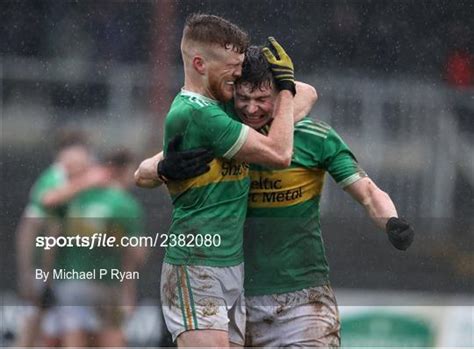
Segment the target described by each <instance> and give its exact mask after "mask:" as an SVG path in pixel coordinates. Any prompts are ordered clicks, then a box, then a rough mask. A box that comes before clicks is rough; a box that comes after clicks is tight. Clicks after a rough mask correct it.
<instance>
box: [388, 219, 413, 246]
mask: <svg viewBox="0 0 474 349" xmlns="http://www.w3.org/2000/svg"><path fill="white" fill-rule="evenodd" d="M385 227H386V230H387V234H388V239H389V240H390V242H391V243H392V245H393V246H395V248H396V249H399V250H402V251H405V250H406V249H407V248H408V247H410V245H411V244H412V242H413V239H414V237H415V232H414V230H413V228H412V227H411V226H410V224H408V223H407V222H406V221H404V220H403V219H401V218H397V217H392V218H390V219H389V220H388V222H387V225H386V226H385Z"/></svg>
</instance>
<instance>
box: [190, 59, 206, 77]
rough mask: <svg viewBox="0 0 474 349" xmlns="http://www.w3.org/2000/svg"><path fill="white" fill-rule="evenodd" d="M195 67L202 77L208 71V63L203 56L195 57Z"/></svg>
mask: <svg viewBox="0 0 474 349" xmlns="http://www.w3.org/2000/svg"><path fill="white" fill-rule="evenodd" d="M193 67H194V69H195V70H196V71H197V72H198V73H199V74H201V75H204V73H205V71H206V63H205V61H204V58H203V57H202V56H194V57H193Z"/></svg>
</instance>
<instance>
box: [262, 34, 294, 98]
mask: <svg viewBox="0 0 474 349" xmlns="http://www.w3.org/2000/svg"><path fill="white" fill-rule="evenodd" d="M262 53H263V55H264V56H265V58H266V59H267V61H268V63H269V64H270V68H271V69H272V73H273V77H274V78H275V83H276V85H277V88H278V89H279V90H280V91H281V90H289V91H291V93H293V96H294V95H295V94H296V88H295V69H294V67H293V62H292V61H291V58H290V56H288V54H287V53H286V51H285V49H284V48H283V47H282V46H281V45H280V44H279V43H278V42H277V41H276V40H275V38H273V37H271V36H270V37H269V38H268V44H267V46H266V47H264V48H263V49H262Z"/></svg>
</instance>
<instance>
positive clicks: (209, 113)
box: [193, 106, 249, 159]
mask: <svg viewBox="0 0 474 349" xmlns="http://www.w3.org/2000/svg"><path fill="white" fill-rule="evenodd" d="M193 122H194V124H195V126H196V129H197V130H198V132H199V134H200V137H201V139H202V141H203V142H204V143H205V145H206V146H208V147H210V148H211V149H213V150H214V153H215V155H216V156H217V157H224V158H226V159H231V158H232V157H233V156H234V155H235V154H236V153H237V152H238V151H239V150H240V148H241V147H242V146H243V144H244V143H245V141H246V139H247V136H248V132H249V127H248V126H247V125H244V124H242V123H240V122H238V121H236V120H234V119H232V118H231V117H230V116H229V115H228V114H227V113H225V112H224V110H222V109H221V108H219V107H217V106H212V107H209V108H203V109H198V110H196V111H195V113H194V116H193Z"/></svg>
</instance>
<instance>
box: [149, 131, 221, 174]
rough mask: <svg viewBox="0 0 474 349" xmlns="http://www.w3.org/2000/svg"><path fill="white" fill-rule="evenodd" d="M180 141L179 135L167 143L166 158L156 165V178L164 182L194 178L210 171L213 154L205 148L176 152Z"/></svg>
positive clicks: (181, 138)
mask: <svg viewBox="0 0 474 349" xmlns="http://www.w3.org/2000/svg"><path fill="white" fill-rule="evenodd" d="M182 140H183V137H182V136H181V135H178V136H176V137H174V138H173V139H172V140H171V141H170V142H169V143H168V151H167V153H166V157H165V158H164V159H163V160H161V161H160V162H159V163H158V166H157V173H158V177H159V178H160V179H162V180H164V181H165V182H166V181H167V180H183V179H188V178H192V177H196V176H199V175H201V174H203V173H206V172H207V171H209V170H210V167H209V165H208V164H209V162H211V161H212V159H214V154H213V152H212V151H211V150H209V149H206V148H197V149H190V150H183V151H178V148H179V146H180V144H181V142H182Z"/></svg>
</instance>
